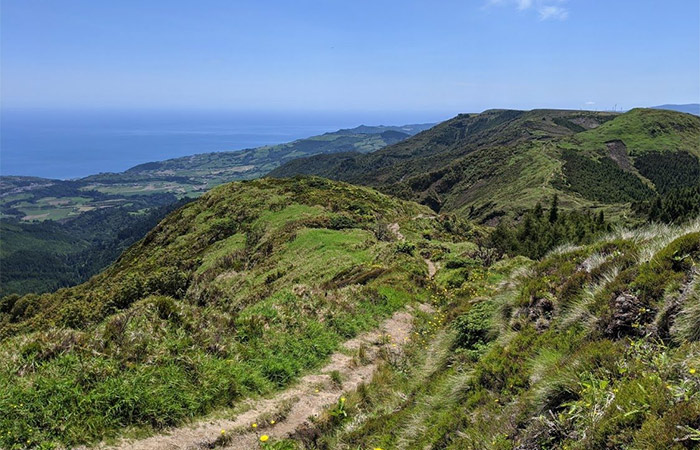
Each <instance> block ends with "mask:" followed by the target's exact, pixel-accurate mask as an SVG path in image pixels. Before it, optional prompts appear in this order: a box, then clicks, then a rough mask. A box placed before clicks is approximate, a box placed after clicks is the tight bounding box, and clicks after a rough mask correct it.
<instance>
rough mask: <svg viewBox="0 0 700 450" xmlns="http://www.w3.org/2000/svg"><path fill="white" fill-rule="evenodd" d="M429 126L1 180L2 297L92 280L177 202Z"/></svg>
mask: <svg viewBox="0 0 700 450" xmlns="http://www.w3.org/2000/svg"><path fill="white" fill-rule="evenodd" d="M429 126H430V125H405V126H401V127H386V126H380V127H368V126H360V127H357V128H354V129H349V130H339V131H337V132H334V133H326V134H324V135H321V136H314V137H311V138H308V139H300V140H297V141H294V142H290V143H287V144H281V145H276V146H268V147H261V148H257V149H249V150H242V151H238V152H219V153H207V154H200V155H194V156H189V157H184V158H177V159H171V160H167V161H160V162H152V163H146V164H142V165H139V166H136V167H133V168H131V169H129V170H127V171H126V172H123V173H117V174H113V173H112V174H100V175H94V176H90V177H86V178H83V179H80V180H68V181H61V180H46V179H42V178H35V177H0V218H1V222H0V230H2V249H0V296H2V295H6V294H9V293H18V294H25V293H29V292H35V293H42V292H47V291H53V290H56V289H58V288H61V287H67V286H74V285H76V284H78V283H80V282H83V281H85V280H87V279H88V278H89V277H91V276H92V275H95V274H96V273H98V272H99V271H100V270H101V269H102V268H104V267H106V266H107V265H108V264H110V263H111V262H113V261H114V260H115V259H116V258H117V257H118V256H119V254H120V253H121V252H122V251H124V250H125V249H126V248H127V247H128V246H129V245H131V244H133V243H134V242H136V241H138V240H139V239H141V238H142V237H143V236H144V235H145V234H146V232H147V231H148V230H149V229H151V228H152V227H153V226H155V224H156V223H157V222H158V221H160V219H162V218H163V217H165V215H166V214H167V213H168V212H170V211H172V210H173V209H175V208H176V207H178V206H180V204H177V203H176V202H178V201H186V200H185V199H187V198H192V197H198V196H200V195H202V194H203V193H204V192H206V191H207V190H209V189H210V188H212V187H214V186H218V185H220V184H222V183H226V182H229V181H233V180H241V179H251V178H257V177H260V176H262V175H264V174H266V173H267V172H269V171H270V170H272V169H274V168H275V167H277V166H279V165H280V164H282V163H283V162H285V161H288V160H290V159H292V158H297V157H301V156H308V155H312V154H317V153H333V152H339V151H348V150H353V151H358V152H372V151H375V150H377V149H379V148H382V147H384V146H386V145H389V144H393V143H396V142H399V141H401V140H403V139H405V138H407V137H408V136H410V135H412V134H415V133H418V132H419V131H421V130H423V129H425V128H428V127H429ZM178 199H179V200H178ZM171 205H172V206H171ZM41 222H43V223H41Z"/></svg>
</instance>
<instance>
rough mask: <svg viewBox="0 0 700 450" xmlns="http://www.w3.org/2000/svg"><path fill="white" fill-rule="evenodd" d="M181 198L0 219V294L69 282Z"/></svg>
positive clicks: (113, 254) (87, 273) (99, 265)
mask: <svg viewBox="0 0 700 450" xmlns="http://www.w3.org/2000/svg"><path fill="white" fill-rule="evenodd" d="M187 201H188V200H187V199H183V200H181V201H179V202H175V203H172V204H169V205H167V206H160V207H154V208H150V209H148V210H147V212H138V211H133V210H132V209H131V208H128V207H121V208H112V209H102V210H96V211H90V212H87V213H85V214H82V215H81V216H79V217H77V218H75V219H73V220H71V221H68V222H65V223H58V222H54V221H44V222H38V223H25V222H18V221H14V220H5V221H2V222H0V235H1V236H2V246H0V297H2V296H4V295H8V294H12V293H15V294H27V293H30V292H34V293H42V292H48V291H55V290H56V289H59V288H62V287H67V286H74V285H76V284H78V283H81V282H83V281H85V280H87V279H88V278H90V277H91V276H92V275H94V274H96V273H98V272H99V271H100V270H102V269H103V268H105V267H107V266H108V265H109V264H111V263H112V262H113V261H114V260H116V259H117V257H119V255H120V254H121V253H122V252H123V251H124V250H126V249H127V248H128V247H129V246H130V245H132V244H133V243H135V242H136V241H138V240H139V239H141V238H143V237H144V236H145V235H146V233H148V231H149V230H150V229H151V228H153V227H154V226H156V224H157V223H158V222H159V221H160V220H161V219H162V218H163V217H165V216H166V215H167V214H168V213H169V212H171V211H173V210H175V209H177V208H179V207H180V206H182V205H184V204H185V203H187Z"/></svg>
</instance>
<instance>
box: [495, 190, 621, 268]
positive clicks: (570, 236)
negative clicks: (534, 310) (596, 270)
mask: <svg viewBox="0 0 700 450" xmlns="http://www.w3.org/2000/svg"><path fill="white" fill-rule="evenodd" d="M606 231H610V224H608V223H607V222H606V221H605V215H604V213H603V211H600V212H599V213H598V214H597V215H593V214H591V213H589V212H583V213H581V212H577V211H568V212H558V201H557V196H556V194H555V196H554V197H553V199H552V203H551V205H550V207H549V211H548V212H547V214H545V212H544V211H543V209H542V206H541V204H540V203H538V204H537V205H535V208H534V209H532V210H530V211H527V212H526V213H525V214H523V216H522V217H521V218H520V221H519V222H518V223H517V224H513V223H512V221H510V220H502V221H501V222H500V223H499V224H498V226H497V227H496V228H495V230H493V232H492V233H491V235H490V237H489V241H490V242H489V245H490V246H491V247H493V248H495V249H496V250H497V251H498V252H499V254H501V255H502V254H509V255H524V256H527V257H529V258H533V259H539V258H541V257H542V256H544V255H545V254H546V253H547V252H549V251H550V250H552V249H554V248H555V247H557V246H559V245H563V244H576V245H579V244H584V243H590V242H592V241H593V239H594V238H596V237H597V236H598V235H600V234H601V233H603V232H606Z"/></svg>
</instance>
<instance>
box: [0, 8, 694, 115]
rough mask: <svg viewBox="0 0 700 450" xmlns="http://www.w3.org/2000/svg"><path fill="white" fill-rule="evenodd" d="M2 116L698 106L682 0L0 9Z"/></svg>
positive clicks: (690, 30)
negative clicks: (54, 111) (89, 111)
mask: <svg viewBox="0 0 700 450" xmlns="http://www.w3.org/2000/svg"><path fill="white" fill-rule="evenodd" d="M1 20H2V23H1V25H2V27H1V30H2V31H1V33H2V36H1V38H2V44H1V45H2V54H1V55H2V56H1V58H2V104H3V107H8V108H13V107H15V108H16V107H32V108H34V107H42V108H127V109H128V108H149V109H187V108H199V109H231V110H239V111H241V110H242V111H245V110H259V111H266V110H268V111H272V110H274V111H304V110H313V111H392V110H393V111H435V112H438V111H439V112H444V113H447V114H452V113H457V112H472V111H480V110H483V109H487V108H493V107H510V108H527V109H529V108H535V107H565V108H586V109H610V108H612V107H613V106H614V105H617V107H618V108H625V109H626V108H631V107H634V106H651V105H656V104H661V103H691V102H693V103H694V102H699V101H700V2H698V0H664V1H662V0H461V1H453V0H431V1H428V0H426V1H423V0H420V1H416V0H398V1H394V0H374V1H363V0H346V1H335V0H315V1H312V0H288V1H280V0H278V1H273V0H251V1H248V0H199V1H196V0H189V1H180V0H164V1H155V0H148V1H144V0H117V1H111V0H60V1H57V0H3V1H2V11H1Z"/></svg>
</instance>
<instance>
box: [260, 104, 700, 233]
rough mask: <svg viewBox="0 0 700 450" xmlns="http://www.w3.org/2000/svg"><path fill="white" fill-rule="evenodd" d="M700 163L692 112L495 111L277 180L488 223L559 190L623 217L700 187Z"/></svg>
mask: <svg viewBox="0 0 700 450" xmlns="http://www.w3.org/2000/svg"><path fill="white" fill-rule="evenodd" d="M699 158H700V118H698V117H697V116H693V115H689V114H683V113H679V112H675V111H663V110H652V109H634V110H632V111H629V112H627V113H624V114H613V113H602V112H590V111H560V110H533V111H508V110H491V111H485V112H483V113H481V114H471V115H466V114H463V115H459V116H457V117H455V118H453V119H451V120H448V121H446V122H443V123H441V124H439V125H437V126H435V127H433V128H432V129H430V130H428V131H425V132H423V133H421V134H419V135H416V136H414V137H412V138H410V139H407V140H405V141H403V142H400V143H398V144H394V145H392V146H389V147H387V148H384V149H382V150H379V151H377V152H374V153H371V154H366V155H360V154H354V153H343V154H334V155H320V156H312V157H308V158H302V159H298V160H295V161H291V162H289V163H287V164H285V165H283V166H281V167H280V168H278V169H276V170H274V171H273V172H272V173H271V175H273V176H280V177H285V176H291V175H295V174H300V173H301V174H310V175H320V176H324V177H328V178H331V179H337V180H342V181H348V182H351V183H357V184H365V185H369V186H373V187H375V188H377V189H380V190H382V191H383V192H386V193H389V194H392V195H397V196H399V197H401V198H405V199H410V200H414V201H417V202H419V203H422V204H425V205H428V206H430V207H431V208H432V209H433V210H435V211H436V212H449V213H456V214H461V215H464V216H467V217H470V218H472V219H475V220H479V221H482V222H484V223H492V222H494V221H496V220H498V219H499V218H500V217H502V216H516V217H517V216H519V215H521V214H522V213H523V212H524V211H525V210H527V209H532V208H534V207H535V204H536V203H537V202H538V201H540V199H542V198H544V197H551V195H553V194H554V193H557V194H558V195H559V197H560V199H561V206H562V208H564V209H574V210H581V209H584V208H585V209H591V210H593V209H595V210H599V209H604V210H605V211H606V214H607V215H608V216H609V217H614V218H616V219H620V218H624V217H625V216H629V213H630V203H631V202H639V201H642V200H645V199H647V198H650V197H653V196H654V195H655V194H657V193H658V194H663V193H665V192H668V191H669V190H670V189H674V188H680V187H686V186H691V185H693V184H695V183H696V182H697V179H698V176H700V163H699V162H698V159H699Z"/></svg>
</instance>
